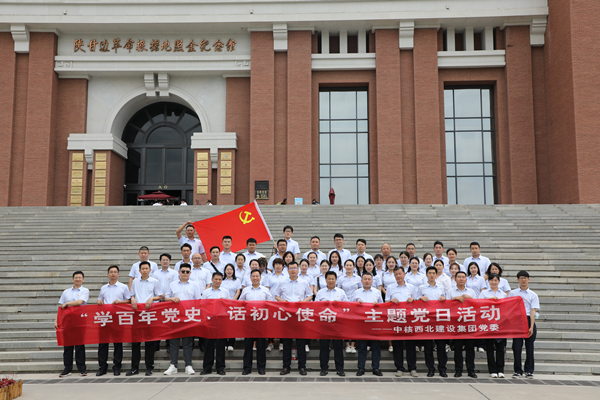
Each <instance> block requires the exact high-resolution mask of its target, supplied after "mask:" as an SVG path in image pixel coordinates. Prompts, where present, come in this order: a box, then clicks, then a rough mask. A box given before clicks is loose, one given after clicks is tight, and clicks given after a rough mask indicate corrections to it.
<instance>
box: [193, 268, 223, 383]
mask: <svg viewBox="0 0 600 400" xmlns="http://www.w3.org/2000/svg"><path fill="white" fill-rule="evenodd" d="M221 283H223V274H221V273H220V272H214V273H213V274H212V287H210V288H208V289H206V290H205V291H204V292H202V299H204V300H208V299H230V298H231V295H230V294H229V290H228V289H225V288H222V287H221ZM226 342H227V339H225V338H220V339H206V341H205V345H204V346H205V349H204V363H203V364H202V372H200V375H209V374H212V367H213V364H214V362H215V349H216V351H217V374H219V375H225V343H226Z"/></svg>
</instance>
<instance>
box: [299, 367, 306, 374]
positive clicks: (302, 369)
mask: <svg viewBox="0 0 600 400" xmlns="http://www.w3.org/2000/svg"><path fill="white" fill-rule="evenodd" d="M298 372H299V373H300V375H306V369H304V368H300V369H299V370H298Z"/></svg>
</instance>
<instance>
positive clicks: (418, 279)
mask: <svg viewBox="0 0 600 400" xmlns="http://www.w3.org/2000/svg"><path fill="white" fill-rule="evenodd" d="M419 264H420V261H419V259H418V258H417V257H412V258H411V259H410V260H409V262H408V265H409V266H410V270H409V271H408V273H407V274H406V276H405V277H404V280H405V281H406V282H407V283H410V284H411V285H413V286H414V287H419V286H421V285H424V284H425V283H426V282H427V276H425V274H424V273H422V272H420V271H419Z"/></svg>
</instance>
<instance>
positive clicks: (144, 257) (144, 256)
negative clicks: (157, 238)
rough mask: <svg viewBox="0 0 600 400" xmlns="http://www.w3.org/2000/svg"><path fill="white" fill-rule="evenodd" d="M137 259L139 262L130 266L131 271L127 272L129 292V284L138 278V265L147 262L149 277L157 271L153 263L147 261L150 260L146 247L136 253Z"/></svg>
mask: <svg viewBox="0 0 600 400" xmlns="http://www.w3.org/2000/svg"><path fill="white" fill-rule="evenodd" d="M138 257H139V258H140V261H138V262H136V263H135V264H133V265H132V266H131V270H130V271H129V285H128V287H129V290H131V284H132V283H133V280H134V279H136V278H139V277H140V263H142V262H148V263H150V276H152V274H154V272H156V271H158V265H156V263H155V262H154V261H148V259H149V258H150V249H148V247H147V246H142V247H140V249H139V251H138Z"/></svg>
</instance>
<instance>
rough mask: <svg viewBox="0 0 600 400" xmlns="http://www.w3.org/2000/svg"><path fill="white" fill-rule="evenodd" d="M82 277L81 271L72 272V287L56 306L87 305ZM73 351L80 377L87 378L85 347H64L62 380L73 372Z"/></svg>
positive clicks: (87, 291) (86, 290)
mask: <svg viewBox="0 0 600 400" xmlns="http://www.w3.org/2000/svg"><path fill="white" fill-rule="evenodd" d="M83 280H84V275H83V272H82V271H75V272H73V286H72V287H70V288H69V289H66V290H65V291H63V292H62V295H61V296H60V300H59V301H58V304H60V308H62V309H65V308H67V307H78V306H84V305H86V304H87V301H88V300H89V298H90V291H89V290H88V289H87V288H84V287H83V286H81V285H83ZM54 329H55V330H56V329H58V314H57V315H56V319H55V320H54ZM73 350H75V363H76V364H77V369H78V370H79V373H80V375H81V376H87V367H86V365H85V346H84V345H79V346H64V348H63V364H64V366H65V369H64V370H63V372H62V373H61V374H60V375H59V377H61V378H64V377H67V376H69V375H71V371H72V370H73Z"/></svg>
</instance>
